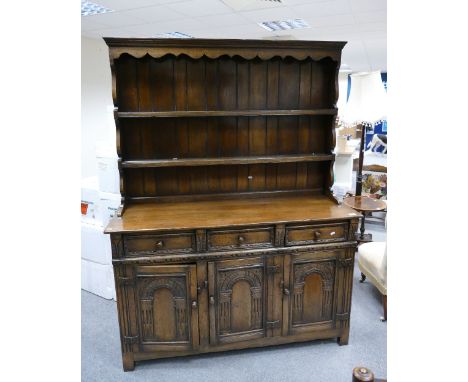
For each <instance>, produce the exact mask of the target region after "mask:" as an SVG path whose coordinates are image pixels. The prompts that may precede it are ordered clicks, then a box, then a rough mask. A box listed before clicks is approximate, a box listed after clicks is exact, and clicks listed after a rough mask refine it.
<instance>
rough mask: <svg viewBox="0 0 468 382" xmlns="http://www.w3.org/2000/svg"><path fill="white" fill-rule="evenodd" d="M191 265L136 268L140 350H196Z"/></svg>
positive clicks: (194, 302) (193, 289)
mask: <svg viewBox="0 0 468 382" xmlns="http://www.w3.org/2000/svg"><path fill="white" fill-rule="evenodd" d="M196 283H197V281H196V266H195V265H155V266H149V265H148V266H137V267H136V286H137V288H136V293H137V300H138V308H137V309H138V318H139V328H140V348H141V350H142V351H158V350H167V351H173V350H174V351H176V350H189V349H194V348H197V347H198V343H199V337H198V336H199V334H198V301H197V285H196Z"/></svg>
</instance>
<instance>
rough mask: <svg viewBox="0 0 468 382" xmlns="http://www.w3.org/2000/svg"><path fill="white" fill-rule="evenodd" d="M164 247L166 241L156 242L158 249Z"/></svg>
mask: <svg viewBox="0 0 468 382" xmlns="http://www.w3.org/2000/svg"><path fill="white" fill-rule="evenodd" d="M163 247H164V241H162V240H159V241H158V242H157V243H156V248H158V249H161V248H163Z"/></svg>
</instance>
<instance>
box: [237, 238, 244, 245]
mask: <svg viewBox="0 0 468 382" xmlns="http://www.w3.org/2000/svg"><path fill="white" fill-rule="evenodd" d="M237 240H238V241H239V244H242V243H244V241H245V239H244V236H239V237H238V238H237Z"/></svg>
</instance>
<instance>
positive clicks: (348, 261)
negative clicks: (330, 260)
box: [336, 258, 353, 268]
mask: <svg viewBox="0 0 468 382" xmlns="http://www.w3.org/2000/svg"><path fill="white" fill-rule="evenodd" d="M336 262H337V265H338V266H339V267H341V268H347V267H350V266H352V265H353V259H352V258H350V259H337V260H336Z"/></svg>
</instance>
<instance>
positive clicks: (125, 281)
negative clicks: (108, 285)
mask: <svg viewBox="0 0 468 382" xmlns="http://www.w3.org/2000/svg"><path fill="white" fill-rule="evenodd" d="M117 284H119V285H134V284H135V279H134V278H133V277H118V278H117Z"/></svg>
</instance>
